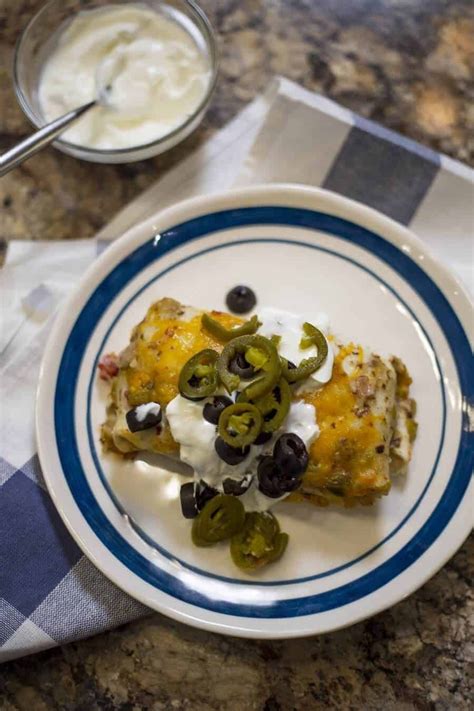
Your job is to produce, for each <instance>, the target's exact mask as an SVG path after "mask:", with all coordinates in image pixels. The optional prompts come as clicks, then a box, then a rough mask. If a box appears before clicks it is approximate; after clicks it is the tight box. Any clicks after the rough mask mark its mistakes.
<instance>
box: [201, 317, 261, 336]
mask: <svg viewBox="0 0 474 711" xmlns="http://www.w3.org/2000/svg"><path fill="white" fill-rule="evenodd" d="M201 324H202V326H203V327H204V328H205V329H206V331H209V333H210V334H212V335H213V336H214V337H215V338H217V340H218V341H223V342H224V343H227V341H231V340H232V339H233V338H238V337H239V336H250V335H252V334H253V333H256V331H257V329H258V327H259V326H260V322H259V320H258V317H257V316H252V318H251V319H250V321H246V322H245V323H243V324H242V325H241V326H235V327H234V328H226V327H225V326H223V325H222V324H221V323H220V322H219V321H217V320H216V319H214V318H212V316H209V314H206V313H204V314H203V315H202V318H201Z"/></svg>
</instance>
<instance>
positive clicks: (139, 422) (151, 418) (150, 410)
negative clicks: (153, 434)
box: [125, 402, 163, 432]
mask: <svg viewBox="0 0 474 711" xmlns="http://www.w3.org/2000/svg"><path fill="white" fill-rule="evenodd" d="M162 417H163V413H162V412H161V407H160V405H159V404H158V403H157V402H148V403H146V404H145V405H138V406H137V407H134V408H133V410H129V411H128V412H127V414H126V415H125V419H126V420H127V426H128V429H129V430H130V432H141V431H142V430H148V429H150V427H156V426H157V425H159V424H160V422H161V419H162Z"/></svg>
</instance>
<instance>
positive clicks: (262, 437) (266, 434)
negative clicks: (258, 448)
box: [254, 432, 273, 444]
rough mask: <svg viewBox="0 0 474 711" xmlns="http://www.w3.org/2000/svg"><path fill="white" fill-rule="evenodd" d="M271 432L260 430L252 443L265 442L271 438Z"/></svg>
mask: <svg viewBox="0 0 474 711" xmlns="http://www.w3.org/2000/svg"><path fill="white" fill-rule="evenodd" d="M272 436H273V432H260V434H259V435H258V437H257V439H256V440H255V442H254V444H266V443H267V442H269V441H270V440H271V438H272Z"/></svg>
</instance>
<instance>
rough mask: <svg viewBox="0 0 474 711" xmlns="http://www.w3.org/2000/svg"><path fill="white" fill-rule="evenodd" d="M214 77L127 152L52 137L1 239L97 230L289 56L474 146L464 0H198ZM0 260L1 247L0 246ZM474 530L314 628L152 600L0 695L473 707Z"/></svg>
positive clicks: (45, 657) (5, 13)
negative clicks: (253, 632)
mask: <svg viewBox="0 0 474 711" xmlns="http://www.w3.org/2000/svg"><path fill="white" fill-rule="evenodd" d="M40 4H41V3H40V2H38V0H0V151H2V150H4V149H6V148H7V147H8V146H10V145H11V144H13V143H14V142H15V141H16V140H18V139H19V138H21V137H22V136H24V135H26V134H27V132H28V131H29V126H28V123H27V121H26V120H25V119H24V118H23V116H22V114H21V111H20V109H19V108H18V106H17V105H16V101H15V99H14V94H13V90H12V85H11V78H10V74H9V71H8V67H9V63H10V61H11V55H12V47H13V44H14V42H15V40H16V37H17V36H18V33H19V31H20V30H21V29H22V27H24V25H25V24H26V22H27V20H28V18H29V17H30V16H31V14H32V13H33V12H34V11H35V10H36V9H37V8H38V7H39V5H40ZM202 5H203V7H204V8H205V10H206V11H207V12H208V14H209V17H210V19H211V21H212V23H213V25H214V27H215V28H216V29H217V31H218V36H219V45H220V51H221V71H220V79H219V85H218V88H217V92H216V95H215V97H214V99H213V103H212V106H211V109H210V111H209V113H208V115H207V117H206V119H205V121H204V123H203V125H202V126H201V128H200V129H199V130H198V131H197V132H196V133H195V134H194V135H193V136H191V137H190V138H189V139H188V140H187V141H186V142H185V143H183V144H182V145H181V146H179V147H177V148H176V149H174V150H172V151H170V152H169V153H168V154H166V155H165V156H161V157H158V158H156V159H154V160H151V161H147V162H142V163H136V164H132V165H126V166H115V167H114V166H96V165H93V164H87V163H81V162H79V161H76V160H74V159H73V158H69V157H68V156H65V155H62V154H61V153H59V152H57V151H55V150H53V149H49V150H47V151H45V152H43V153H42V155H41V156H38V157H36V158H33V159H32V160H31V161H29V162H28V163H26V164H24V166H23V167H21V168H20V169H18V170H16V171H14V172H12V173H11V174H9V175H8V176H6V177H5V178H3V179H2V180H0V240H1V241H2V242H3V243H4V242H6V241H7V240H9V239H32V238H33V239H68V238H80V237H88V236H91V235H93V234H94V232H95V231H96V230H97V229H99V228H100V227H101V226H102V225H103V224H104V223H105V222H107V221H108V220H109V219H110V218H111V217H112V216H113V215H114V213H115V212H116V211H117V210H118V209H119V208H120V207H122V206H123V205H124V204H125V203H126V202H128V201H129V200H131V199H132V198H133V197H134V196H135V195H137V194H138V193H139V192H140V191H141V190H143V189H144V188H145V187H147V186H148V185H149V184H150V183H151V182H152V181H154V180H156V179H157V178H158V177H159V176H160V174H162V173H163V172H164V171H165V170H166V169H168V168H169V167H170V166H172V165H174V164H175V163H176V162H177V161H179V160H180V158H181V157H182V156H183V155H186V154H188V152H189V151H190V150H192V149H193V148H194V147H196V146H198V145H199V144H201V143H202V142H203V141H204V140H205V139H206V138H207V137H208V136H209V135H210V134H211V133H212V132H213V131H214V130H216V129H217V128H219V127H220V126H222V125H223V124H224V123H225V122H226V121H227V120H228V119H230V118H231V117H232V116H234V115H235V113H236V112H237V111H238V109H239V108H241V107H242V106H243V105H244V104H245V102H247V101H249V100H250V99H252V98H253V97H254V96H255V95H256V94H257V93H258V92H259V91H261V90H262V89H263V88H264V87H265V85H266V84H267V82H268V80H269V78H270V77H271V76H272V75H273V74H275V73H280V74H283V75H286V76H288V77H290V78H291V79H294V80H296V81H298V82H300V83H302V84H303V85H305V86H306V87H308V88H310V89H314V90H317V91H320V92H322V93H324V94H326V95H327V96H329V97H331V98H333V99H335V100H336V101H338V102H340V103H341V104H343V105H345V106H347V107H349V108H351V109H353V110H355V111H358V112H359V113H361V114H363V115H364V116H367V117H370V118H373V119H375V120H377V121H380V122H381V123H382V124H384V125H385V126H387V127H389V128H392V129H395V130H397V131H400V132H402V133H404V134H406V135H408V136H410V137H412V138H415V139H417V140H419V141H422V142H423V143H425V144H427V145H429V146H431V147H432V148H434V149H436V150H441V151H443V152H445V153H447V154H449V155H451V156H453V157H455V158H458V159H460V160H462V161H465V162H467V163H470V164H472V163H473V162H474V138H473V136H474V134H473V128H474V113H473V106H474V102H473V98H474V96H473V95H474V87H473V75H474V41H473V37H474V5H473V3H472V2H471V0H247V1H245V0H242V1H239V0H206V1H205V2H204V0H203V2H202ZM0 260H1V251H0ZM473 563H474V544H473V539H472V538H471V539H470V541H468V542H467V543H466V544H465V545H464V546H463V548H462V549H461V550H460V551H459V552H458V554H457V555H456V556H455V557H454V558H453V560H452V561H451V562H450V563H448V564H447V565H446V566H445V567H444V568H443V569H442V570H441V571H440V572H439V573H438V574H437V575H436V576H435V577H434V578H433V579H432V580H431V581H429V582H428V583H426V584H425V586H424V587H423V588H422V589H421V590H419V591H418V592H417V593H415V594H414V595H412V596H411V597H410V598H409V599H408V600H405V601H403V602H401V603H400V604H398V605H397V606H395V607H394V608H392V609H391V610H389V611H386V612H384V613H382V614H379V615H377V616H376V617H374V618H373V619H371V620H369V621H367V622H364V623H360V624H358V625H356V626H354V627H351V628H349V629H347V630H342V631H339V632H336V633H333V634H329V635H324V636H322V637H317V638H316V637H314V638H308V639H305V640H297V641H287V642H253V641H245V640H236V639H231V638H226V637H220V636H216V635H211V634H207V633H204V632H200V631H197V630H193V629H190V628H186V627H184V626H183V625H180V624H177V623H174V622H171V621H169V620H167V619H166V618H164V617H161V616H160V615H152V616H150V617H149V618H146V619H144V620H142V621H140V622H136V623H133V624H130V625H128V626H126V627H123V628H121V629H118V630H116V631H113V632H110V633H108V634H102V635H100V636H98V637H95V638H93V639H90V640H86V641H82V642H79V643H76V644H71V645H68V646H66V647H63V648H61V649H56V650H52V651H49V652H44V653H42V654H39V655H36V656H33V657H29V658H26V659H22V660H18V661H16V662H11V663H9V664H6V665H4V666H2V667H0V709H1V711H16V710H22V711H23V710H25V711H36V710H39V711H43V710H45V711H46V710H47V709H48V710H49V709H83V710H84V711H89V710H91V711H92V710H94V709H123V710H124V711H125V710H127V711H132V710H133V711H135V710H139V709H153V710H154V711H162V710H163V711H168V710H173V709H176V710H179V709H186V710H190V711H191V710H193V711H194V710H196V711H201V710H202V711H204V710H206V711H207V710H211V709H219V710H220V709H223V710H224V711H225V710H227V709H229V710H232V711H233V710H234V709H235V710H236V711H237V710H238V711H240V710H242V711H245V710H246V709H257V710H259V711H286V710H292V709H297V710H300V709H301V710H306V709H329V708H330V709H356V710H358V709H364V710H365V709H367V710H371V709H377V710H378V709H381V708H384V709H385V711H391V710H392V709H393V710H395V709H396V710H403V711H405V710H407V711H408V710H410V709H443V710H444V709H446V711H451V710H452V709H470V708H472V707H473V694H474V689H473V683H472V679H473V672H474V669H473V662H474V643H473V617H474V615H473V607H474V605H473V597H474V596H473V590H472V583H471V581H472V579H473V577H474V564H473Z"/></svg>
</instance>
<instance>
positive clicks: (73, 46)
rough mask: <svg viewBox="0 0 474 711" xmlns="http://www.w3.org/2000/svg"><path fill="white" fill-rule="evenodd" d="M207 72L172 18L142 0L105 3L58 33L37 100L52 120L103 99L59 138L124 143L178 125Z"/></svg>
mask: <svg viewBox="0 0 474 711" xmlns="http://www.w3.org/2000/svg"><path fill="white" fill-rule="evenodd" d="M210 77H211V72H210V63H209V58H208V57H207V56H206V55H205V53H204V52H203V51H202V50H201V48H200V47H198V45H197V43H196V41H195V40H194V38H193V37H192V36H191V34H190V33H189V32H188V31H187V30H186V29H184V27H183V26H181V25H180V24H179V23H178V22H177V21H175V20H174V19H172V18H171V17H169V16H167V15H165V14H164V13H163V12H155V11H154V10H152V9H151V8H149V7H147V6H146V5H140V4H136V5H135V4H132V3H130V4H126V5H109V6H107V7H103V8H97V9H94V10H86V11H84V12H80V13H78V14H77V15H76V16H75V17H74V18H73V20H72V21H71V22H70V24H69V25H68V26H67V27H66V29H65V30H64V31H63V32H62V33H61V34H60V35H59V37H58V41H57V44H56V46H55V48H54V50H53V51H52V53H51V54H50V55H49V57H48V59H47V61H46V63H45V65H44V67H43V70H42V73H41V77H40V83H39V102H40V106H41V108H42V111H43V114H44V116H45V118H46V119H47V120H48V121H51V120H53V119H55V118H57V117H58V116H60V115H61V114H64V113H66V112H67V111H70V110H71V109H74V108H76V107H78V106H80V105H82V104H85V103H87V102H89V101H91V100H93V99H96V98H97V97H99V98H101V101H102V105H101V106H98V107H95V108H94V109H92V110H91V111H89V112H88V113H87V114H86V115H85V116H83V117H82V118H81V119H80V120H79V121H78V122H77V123H76V124H75V125H74V126H72V127H71V128H70V129H68V131H66V132H65V133H64V134H63V137H64V138H65V139H66V140H67V141H70V142H71V143H75V144H78V145H81V146H85V147H91V148H99V149H117V148H130V147H133V146H139V145H144V144H147V143H151V142H153V141H155V140H157V139H159V138H161V137H162V136H164V135H166V134H168V133H170V132H171V131H172V130H173V129H175V128H177V127H178V126H180V125H181V124H182V123H183V122H184V120H185V119H186V118H187V117H188V116H190V115H191V114H192V113H193V112H194V111H195V110H196V108H197V107H198V106H199V104H200V103H201V101H202V99H203V97H204V95H205V94H206V91H207V89H208V86H209V82H210ZM108 86H110V87H111V88H110V90H107V89H106V88H107V87H108Z"/></svg>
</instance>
